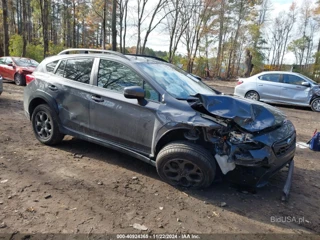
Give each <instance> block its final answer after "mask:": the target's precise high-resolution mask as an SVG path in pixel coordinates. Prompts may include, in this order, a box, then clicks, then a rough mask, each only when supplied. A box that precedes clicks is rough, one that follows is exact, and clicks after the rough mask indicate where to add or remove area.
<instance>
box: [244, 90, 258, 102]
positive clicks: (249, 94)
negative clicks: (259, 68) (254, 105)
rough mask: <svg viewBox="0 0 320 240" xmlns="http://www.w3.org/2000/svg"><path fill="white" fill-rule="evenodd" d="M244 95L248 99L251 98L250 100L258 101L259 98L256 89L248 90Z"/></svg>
mask: <svg viewBox="0 0 320 240" xmlns="http://www.w3.org/2000/svg"><path fill="white" fill-rule="evenodd" d="M244 97H245V98H248V99H251V100H255V101H259V100H260V96H259V93H257V92H256V91H249V92H247V93H246V95H245V96H244Z"/></svg>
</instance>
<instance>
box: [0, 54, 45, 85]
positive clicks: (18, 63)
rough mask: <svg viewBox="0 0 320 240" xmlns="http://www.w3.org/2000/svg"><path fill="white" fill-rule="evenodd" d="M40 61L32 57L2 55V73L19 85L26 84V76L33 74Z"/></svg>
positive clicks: (0, 66)
mask: <svg viewBox="0 0 320 240" xmlns="http://www.w3.org/2000/svg"><path fill="white" fill-rule="evenodd" d="M38 65H39V63H38V62H37V61H35V60H33V59H31V58H22V57H1V58H0V74H1V75H2V77H3V78H4V79H6V80H11V81H14V82H15V83H16V84H17V85H19V86H24V85H26V79H25V76H26V75H27V74H31V73H32V72H33V71H34V70H35V69H36V67H37V66H38Z"/></svg>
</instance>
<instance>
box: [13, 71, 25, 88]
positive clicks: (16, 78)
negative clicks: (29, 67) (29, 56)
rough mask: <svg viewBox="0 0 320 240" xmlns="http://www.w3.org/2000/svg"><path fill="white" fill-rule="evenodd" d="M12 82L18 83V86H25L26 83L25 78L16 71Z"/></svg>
mask: <svg viewBox="0 0 320 240" xmlns="http://www.w3.org/2000/svg"><path fill="white" fill-rule="evenodd" d="M14 82H15V83H16V84H17V85H18V86H25V85H26V78H25V77H24V76H23V75H21V74H19V73H16V74H15V75H14Z"/></svg>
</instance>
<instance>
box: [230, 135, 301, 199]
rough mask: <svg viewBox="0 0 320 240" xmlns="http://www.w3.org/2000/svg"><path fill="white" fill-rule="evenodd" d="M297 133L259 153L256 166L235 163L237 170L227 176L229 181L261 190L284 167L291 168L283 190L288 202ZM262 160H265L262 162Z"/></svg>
mask: <svg viewBox="0 0 320 240" xmlns="http://www.w3.org/2000/svg"><path fill="white" fill-rule="evenodd" d="M295 139H296V138H295V133H294V134H292V135H291V136H290V137H288V138H286V139H284V140H282V141H279V142H276V143H274V144H273V145H272V148H270V149H271V150H270V151H266V149H265V148H263V150H261V151H259V152H258V153H259V154H260V155H259V158H258V160H257V161H256V166H255V165H254V164H252V163H251V162H250V164H249V165H247V166H246V165H245V164H244V161H243V160H241V161H240V162H237V161H235V165H236V167H235V169H234V170H233V171H229V172H228V173H227V174H226V178H227V180H228V181H230V182H232V183H234V184H236V185H240V186H244V187H249V188H259V187H263V186H264V185H266V184H267V182H268V179H269V178H270V177H271V176H273V175H274V174H275V173H277V172H278V171H280V170H281V169H282V168H283V167H285V166H289V168H288V169H289V170H288V176H287V179H286V183H285V187H284V189H283V196H282V200H287V199H288V196H289V192H290V187H291V182H292V175H293V169H294V161H293V158H294V154H295V149H296V140H295ZM261 159H264V160H263V161H261Z"/></svg>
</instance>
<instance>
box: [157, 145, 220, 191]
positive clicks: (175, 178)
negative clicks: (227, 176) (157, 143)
mask: <svg viewBox="0 0 320 240" xmlns="http://www.w3.org/2000/svg"><path fill="white" fill-rule="evenodd" d="M156 166H157V172H158V174H159V176H160V177H161V179H162V180H163V181H165V182H167V183H169V184H171V185H174V186H179V187H186V188H193V189H200V188H205V187H208V186H210V185H211V183H212V182H213V180H214V177H215V173H216V163H215V159H214V157H213V156H212V155H211V154H210V153H209V152H208V151H207V150H206V149H205V148H203V147H201V146H199V145H197V144H194V143H190V142H187V141H178V142H173V143H170V144H168V145H166V146H165V147H164V148H163V149H161V151H160V152H159V154H158V156H157V159H156Z"/></svg>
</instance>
